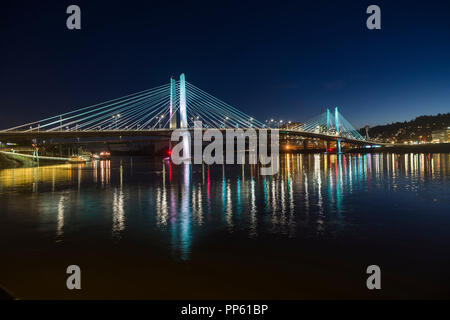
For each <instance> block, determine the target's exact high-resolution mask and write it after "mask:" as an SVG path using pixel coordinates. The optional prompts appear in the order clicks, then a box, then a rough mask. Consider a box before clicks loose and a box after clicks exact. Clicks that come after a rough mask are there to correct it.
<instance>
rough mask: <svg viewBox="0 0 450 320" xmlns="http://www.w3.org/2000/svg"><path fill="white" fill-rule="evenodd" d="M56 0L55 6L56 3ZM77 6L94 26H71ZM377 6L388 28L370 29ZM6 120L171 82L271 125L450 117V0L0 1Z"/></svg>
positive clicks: (0, 96)
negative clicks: (70, 10) (321, 119)
mask: <svg viewBox="0 0 450 320" xmlns="http://www.w3.org/2000/svg"><path fill="white" fill-rule="evenodd" d="M52 2H53V3H52ZM70 4H77V5H79V6H80V7H81V11H82V30H79V31H69V30H68V29H67V28H66V18H67V14H66V13H65V11H66V8H67V6H68V5H70ZM370 4H377V5H379V6H380V7H381V16H382V21H381V25H382V30H374V31H372V30H368V29H367V28H366V18H367V16H368V15H367V14H366V13H365V11H366V8H367V6H368V5H370ZM0 10H1V11H0V108H1V116H0V127H1V128H5V127H9V126H12V125H14V124H20V123H24V122H27V121H29V120H38V119H41V118H44V117H46V116H49V115H55V114H58V113H61V112H64V111H68V110H72V109H75V108H78V107H83V106H87V105H90V104H94V103H97V102H100V101H104V100H109V99H111V98H116V97H120V96H123V95H126V94H129V93H132V92H137V91H140V90H143V89H147V88H151V87H155V86H158V85H161V84H164V83H166V82H168V79H169V77H170V76H171V75H178V74H179V73H181V72H185V73H186V78H187V81H189V82H191V83H193V84H195V85H196V86H198V87H200V88H202V89H203V90H205V91H208V92H210V93H212V94H213V95H215V96H216V97H218V98H220V99H222V100H224V101H226V102H228V103H230V104H231V105H233V106H235V107H237V108H239V109H241V110H243V111H244V112H246V113H248V114H250V115H253V116H255V117H256V118H257V119H259V120H261V121H264V120H265V119H268V118H271V117H273V118H278V119H283V120H298V121H305V120H307V119H309V118H312V117H314V116H315V115H318V114H319V113H320V112H321V111H322V110H323V109H324V108H325V107H334V106H339V107H340V109H341V112H342V114H343V115H344V116H345V117H346V118H347V119H348V120H349V121H350V122H351V123H352V124H354V126H355V127H359V126H363V125H364V124H366V123H368V124H370V125H375V124H383V123H387V122H392V121H403V120H409V119H412V118H414V117H416V116H418V115H422V114H436V113H439V112H440V113H444V112H450V2H449V1H420V2H417V3H416V2H414V1H397V0H396V1H358V0H354V1H348V0H346V1H342V0H337V1H308V2H302V1H295V2H281V1H268V2H265V1H254V2H245V1H236V2H234V1H208V2H198V1H189V2H185V3H178V2H176V1H158V2H157V1H148V0H147V1H133V0H129V1H79V0H71V1H48V2H47V1H45V2H44V1H38V2H36V1H18V0H15V1H6V2H5V1H2V4H1V5H0Z"/></svg>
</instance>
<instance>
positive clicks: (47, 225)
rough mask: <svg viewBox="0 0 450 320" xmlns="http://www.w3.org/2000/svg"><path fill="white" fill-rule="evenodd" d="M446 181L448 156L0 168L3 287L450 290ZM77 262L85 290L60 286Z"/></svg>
mask: <svg viewBox="0 0 450 320" xmlns="http://www.w3.org/2000/svg"><path fill="white" fill-rule="evenodd" d="M449 178H450V154H402V155H401V154H355V155H350V154H343V155H339V156H338V155H323V154H316V155H297V154H285V155H282V156H281V159H280V171H279V173H278V174H277V175H274V176H262V175H260V174H259V168H258V167H257V166H250V165H225V166H222V165H214V166H207V165H181V166H175V165H173V164H170V163H169V162H167V161H163V160H161V159H155V158H146V157H113V159H112V160H110V161H97V162H92V163H88V164H86V165H74V164H72V165H69V164H67V165H54V166H44V167H36V168H15V169H3V170H0V246H1V247H0V248H1V249H0V255H1V264H0V285H1V286H2V287H4V288H6V289H7V290H9V291H10V292H11V293H12V294H14V296H16V297H19V298H24V299H27V298H43V299H47V298H63V299H72V298H74V299H78V298H100V299H107V298H125V299H146V298H149V299H186V298H194V299H195V298H235V299H239V298H254V299H259V298H266V299H303V298H307V299H309V298H326V299H330V298H331V299H335V298H337V299H346V298H356V299H358V298H364V299H365V298H369V299H370V298H376V299H390V298H449V297H450V288H449V285H450V188H449ZM73 264H75V265H78V266H80V268H81V274H82V290H68V289H67V288H66V278H67V276H68V275H67V274H66V268H67V266H69V265H73ZM369 265H378V266H379V267H380V269H381V286H382V289H381V290H368V289H367V287H366V279H367V277H368V274H367V273H366V268H367V267H368V266H369Z"/></svg>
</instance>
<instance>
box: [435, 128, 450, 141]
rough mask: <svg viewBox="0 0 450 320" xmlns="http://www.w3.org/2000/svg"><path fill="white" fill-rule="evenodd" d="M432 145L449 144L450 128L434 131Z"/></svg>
mask: <svg viewBox="0 0 450 320" xmlns="http://www.w3.org/2000/svg"><path fill="white" fill-rule="evenodd" d="M431 142H432V143H447V142H450V127H447V128H445V129H441V130H433V131H432V132H431Z"/></svg>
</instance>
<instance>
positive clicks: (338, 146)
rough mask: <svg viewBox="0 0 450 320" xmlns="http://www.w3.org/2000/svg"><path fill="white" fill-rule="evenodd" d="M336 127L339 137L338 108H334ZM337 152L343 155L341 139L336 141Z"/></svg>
mask: <svg viewBox="0 0 450 320" xmlns="http://www.w3.org/2000/svg"><path fill="white" fill-rule="evenodd" d="M334 125H335V126H336V134H337V135H338V136H339V113H338V108H337V107H335V108H334ZM336 147H337V152H338V153H341V139H339V138H337V140H336Z"/></svg>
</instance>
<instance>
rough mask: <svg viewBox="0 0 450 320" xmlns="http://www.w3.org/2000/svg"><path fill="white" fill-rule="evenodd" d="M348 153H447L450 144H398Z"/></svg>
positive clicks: (353, 150)
mask: <svg viewBox="0 0 450 320" xmlns="http://www.w3.org/2000/svg"><path fill="white" fill-rule="evenodd" d="M348 152H351V153H380V152H388V153H394V152H395V153H449V152H450V143H438V144H436V143H427V144H413V145H410V144H399V145H390V146H382V147H379V148H355V149H351V150H349V151H348Z"/></svg>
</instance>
